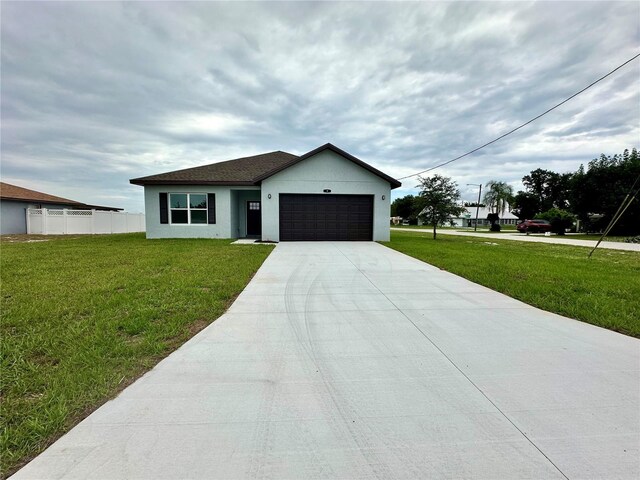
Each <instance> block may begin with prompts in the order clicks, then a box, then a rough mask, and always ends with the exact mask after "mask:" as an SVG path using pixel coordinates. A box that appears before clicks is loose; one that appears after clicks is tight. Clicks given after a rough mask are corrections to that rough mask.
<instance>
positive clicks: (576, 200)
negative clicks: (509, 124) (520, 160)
mask: <svg viewBox="0 0 640 480" xmlns="http://www.w3.org/2000/svg"><path fill="white" fill-rule="evenodd" d="M638 178H640V155H639V154H638V150H637V149H636V148H633V149H631V150H628V149H626V150H624V152H623V153H622V154H615V155H613V156H607V155H605V154H602V155H600V157H599V158H595V159H593V160H591V161H590V162H589V163H588V164H587V166H586V168H585V166H584V165H580V167H579V168H578V170H576V171H575V172H570V173H558V172H554V171H552V170H546V169H542V168H537V169H535V170H532V171H531V172H530V173H529V174H527V175H525V176H524V177H522V184H523V185H524V190H520V191H518V192H517V193H515V194H514V191H513V187H512V186H511V185H509V184H507V183H506V182H503V181H499V180H491V181H489V182H487V184H486V186H485V194H484V196H483V198H482V204H481V205H482V206H488V207H489V209H490V210H491V212H492V214H490V216H492V218H489V219H488V220H493V219H495V218H496V214H497V216H500V215H504V213H505V212H506V211H508V210H510V211H511V213H513V214H514V215H516V216H517V217H518V218H519V219H520V220H525V219H534V218H543V219H546V220H549V221H550V222H551V223H552V225H553V227H554V231H556V232H557V233H564V230H565V229H566V228H570V227H571V226H572V225H573V224H574V222H575V220H580V223H581V230H583V231H587V232H599V231H602V230H604V229H605V228H606V227H607V225H608V224H609V222H610V221H611V219H612V218H613V217H614V216H615V214H616V211H617V210H618V208H619V206H620V205H621V204H622V202H623V200H624V199H625V197H626V196H627V195H628V194H629V193H630V191H631V188H632V186H633V185H634V181H635V180H636V179H638ZM419 181H420V185H419V187H420V188H421V191H420V193H419V194H418V195H407V196H405V197H402V198H397V199H396V200H394V201H393V203H392V204H391V216H393V217H396V216H397V217H402V218H404V219H408V220H409V222H410V223H416V221H417V218H418V216H419V215H420V214H421V212H424V211H425V208H426V209H430V210H431V212H432V214H433V213H434V212H433V207H435V204H434V201H437V202H438V203H440V209H441V213H440V214H438V215H431V216H429V215H426V216H425V214H424V213H423V214H422V216H423V217H424V218H423V220H426V221H427V222H429V221H436V222H439V225H444V223H445V222H446V220H447V218H452V217H455V216H456V215H459V214H461V213H462V211H463V210H464V209H463V208H462V207H461V205H460V191H459V190H458V188H457V184H456V183H455V182H453V181H452V180H451V179H450V178H448V177H443V176H441V175H437V174H436V175H433V176H432V177H429V178H420V179H419ZM637 185H640V180H638V183H637ZM435 191H438V192H439V193H438V195H436V196H434V194H433V193H434V192H435ZM434 198H435V199H436V200H434ZM430 205H431V206H430ZM476 205H477V203H476V202H466V203H465V204H464V206H467V207H471V206H476ZM436 208H438V207H436ZM452 209H453V210H455V211H453V210H452ZM425 213H426V212H425ZM610 233H611V234H613V235H638V234H639V233H640V199H638V198H635V200H634V201H633V202H632V203H631V205H630V206H629V208H628V209H627V210H626V211H625V212H624V215H622V217H621V218H620V219H619V220H618V222H617V223H616V225H615V227H614V228H613V230H612V231H611V232H610Z"/></svg>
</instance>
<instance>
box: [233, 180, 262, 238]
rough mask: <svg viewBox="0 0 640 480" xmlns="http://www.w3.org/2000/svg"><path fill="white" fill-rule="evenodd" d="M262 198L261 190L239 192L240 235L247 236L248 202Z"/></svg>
mask: <svg viewBox="0 0 640 480" xmlns="http://www.w3.org/2000/svg"><path fill="white" fill-rule="evenodd" d="M250 200H261V195H260V190H246V191H240V192H238V204H237V206H238V237H246V236H247V202H248V201H250Z"/></svg>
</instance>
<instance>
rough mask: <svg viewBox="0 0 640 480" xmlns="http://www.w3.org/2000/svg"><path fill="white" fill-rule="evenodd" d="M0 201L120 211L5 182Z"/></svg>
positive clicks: (1, 183) (0, 190) (1, 184)
mask: <svg viewBox="0 0 640 480" xmlns="http://www.w3.org/2000/svg"><path fill="white" fill-rule="evenodd" d="M0 199H3V200H18V201H23V202H34V203H56V204H60V205H69V206H70V207H77V208H95V209H97V210H122V209H121V208H114V207H104V206H101V205H89V204H86V203H82V202H76V201H75V200H69V199H68V198H63V197H57V196H55V195H49V194H48V193H42V192H38V191H36V190H30V189H28V188H23V187H19V186H18V185H11V184H10V183H5V182H0Z"/></svg>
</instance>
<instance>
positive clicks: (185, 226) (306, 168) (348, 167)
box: [131, 143, 401, 242]
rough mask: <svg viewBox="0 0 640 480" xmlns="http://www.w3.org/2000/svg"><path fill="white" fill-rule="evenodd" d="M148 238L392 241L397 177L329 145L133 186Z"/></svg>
mask: <svg viewBox="0 0 640 480" xmlns="http://www.w3.org/2000/svg"><path fill="white" fill-rule="evenodd" d="M131 183H133V184H135V185H142V186H144V198H145V214H146V232H147V238H177V237H180V238H196V237H199V238H245V237H246V238H256V239H261V240H263V241H273V242H279V241H294V240H376V241H378V240H380V241H385V240H389V211H390V198H389V197H390V192H391V189H392V188H397V187H399V186H400V185H401V184H400V182H399V181H397V180H396V179H394V178H392V177H390V176H389V175H386V174H384V173H382V172H381V171H380V170H377V169H376V168H374V167H372V166H371V165H369V164H367V163H365V162H363V161H362V160H360V159H358V158H356V157H354V156H353V155H351V154H349V153H347V152H345V151H343V150H341V149H339V148H338V147H335V146H334V145H331V144H330V143H327V144H326V145H323V146H321V147H319V148H316V149H315V150H312V151H310V152H308V153H305V154H304V155H301V156H298V155H293V154H291V153H286V152H282V151H276V152H270V153H264V154H261V155H255V156H252V157H244V158H237V159H235V160H228V161H225V162H219V163H213V164H210V165H204V166H200V167H194V168H187V169H184V170H178V171H174V172H168V173H161V174H159V175H151V176H148V177H142V178H135V179H132V180H131Z"/></svg>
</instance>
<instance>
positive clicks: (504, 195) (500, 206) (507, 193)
mask: <svg viewBox="0 0 640 480" xmlns="http://www.w3.org/2000/svg"><path fill="white" fill-rule="evenodd" d="M485 187H486V188H487V190H486V193H485V194H484V203H485V204H486V205H489V208H490V209H491V211H492V212H493V213H499V214H500V215H504V212H505V211H506V210H507V207H508V206H509V204H510V203H512V202H513V187H512V186H511V185H509V184H508V183H506V182H499V181H497V180H490V181H489V182H487V185H486V186H485Z"/></svg>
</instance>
